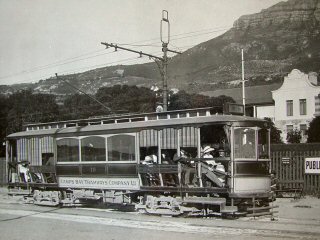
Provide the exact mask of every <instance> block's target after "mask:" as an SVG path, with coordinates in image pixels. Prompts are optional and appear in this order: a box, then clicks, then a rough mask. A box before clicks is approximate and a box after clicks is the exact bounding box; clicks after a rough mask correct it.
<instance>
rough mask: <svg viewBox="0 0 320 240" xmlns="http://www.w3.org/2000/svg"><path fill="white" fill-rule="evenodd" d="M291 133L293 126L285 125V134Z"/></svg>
mask: <svg viewBox="0 0 320 240" xmlns="http://www.w3.org/2000/svg"><path fill="white" fill-rule="evenodd" d="M292 131H293V125H287V133H288V132H292Z"/></svg>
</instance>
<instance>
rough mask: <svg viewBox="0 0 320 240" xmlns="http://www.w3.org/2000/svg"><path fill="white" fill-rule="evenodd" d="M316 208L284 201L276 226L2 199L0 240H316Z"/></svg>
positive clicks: (319, 228)
mask: <svg viewBox="0 0 320 240" xmlns="http://www.w3.org/2000/svg"><path fill="white" fill-rule="evenodd" d="M280 203H281V202H280ZM319 203H320V200H319V199H315V200H314V201H313V202H312V203H310V202H303V200H302V201H300V202H299V201H298V202H292V200H284V202H283V203H282V205H283V206H282V207H281V206H280V213H279V216H278V217H277V220H276V221H271V220H270V218H266V217H264V218H259V219H253V218H241V219H237V220H223V219H217V218H169V217H157V216H148V215H143V214H139V213H136V212H129V213H128V212H118V211H112V210H107V209H89V208H53V207H39V206H34V205H30V204H25V203H23V201H21V200H17V199H16V198H12V197H11V198H10V197H7V196H2V198H1V199H0V230H1V235H0V236H1V239H6V240H10V239H24V240H28V239H32V240H34V239H46V240H53V239H59V240H60V239H77V240H82V239H86V240H88V239H94V240H99V239H110V240H112V239H114V240H122V239H140V240H151V239H161V240H168V239H174V240H179V239H183V240H188V239H201V240H205V239H229V240H232V239H246V240H248V239H320V217H319V216H320V207H319V205H320V204H319ZM306 204H307V205H306ZM293 212H295V213H296V214H298V215H299V214H300V215H301V217H297V216H298V215H293ZM292 215H293V216H292ZM302 215H303V216H302ZM285 216H288V217H287V218H285Z"/></svg>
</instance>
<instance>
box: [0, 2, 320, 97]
mask: <svg viewBox="0 0 320 240" xmlns="http://www.w3.org/2000/svg"><path fill="white" fill-rule="evenodd" d="M241 49H244V55H245V77H246V79H249V81H248V82H247V85H251V86H255V85H264V84H274V83H277V82H278V83H279V81H281V79H283V76H284V75H286V74H287V73H289V72H291V70H292V69H294V68H297V69H300V70H301V71H304V72H309V71H313V72H318V73H319V72H320V0H288V1H286V2H280V3H278V4H276V5H274V6H272V7H270V8H268V9H264V10H262V11H261V12H259V13H256V14H251V15H245V16H242V17H240V18H239V19H238V20H236V21H235V22H234V25H233V27H232V28H231V29H230V30H229V31H227V32H226V33H225V34H223V35H221V36H219V37H217V38H214V39H211V40H209V41H207V42H204V43H201V44H199V45H197V46H195V47H193V48H191V49H189V50H187V51H185V52H184V53H183V54H181V55H177V56H175V57H173V58H172V59H170V61H169V65H168V84H169V86H170V87H175V88H179V89H185V90H187V91H189V92H201V91H208V90H215V89H219V88H220V89H221V88H231V87H237V86H239V83H240V79H241ZM119 72H121V76H120V75H119ZM65 77H66V78H68V76H65ZM72 79H73V83H74V84H75V85H76V86H78V87H79V88H84V89H88V83H90V84H89V85H90V92H92V93H93V92H95V91H96V90H97V89H98V88H99V87H101V86H112V85H114V84H128V85H138V86H146V87H150V86H151V85H152V84H155V83H157V84H158V85H159V86H161V77H160V74H159V71H158V68H157V66H156V64H154V63H148V64H141V65H130V66H113V67H105V68H99V69H94V70H91V71H88V72H84V73H81V74H75V75H73V76H72ZM50 81H51V82H53V81H52V79H51V80H44V81H41V82H40V83H38V84H36V85H34V86H33V87H34V88H36V89H39V90H41V91H45V90H46V89H47V90H48V91H50V92H52V93H60V94H66V91H67V90H68V89H70V88H66V87H65V85H64V84H63V82H60V83H59V82H57V81H54V82H55V86H54V87H52V86H51V84H50ZM0 89H1V88H0ZM69 91H72V89H70V90H69Z"/></svg>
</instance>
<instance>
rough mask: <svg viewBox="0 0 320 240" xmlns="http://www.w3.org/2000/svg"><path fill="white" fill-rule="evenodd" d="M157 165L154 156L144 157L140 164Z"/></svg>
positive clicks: (156, 159)
mask: <svg viewBox="0 0 320 240" xmlns="http://www.w3.org/2000/svg"><path fill="white" fill-rule="evenodd" d="M157 163H158V158H157V156H156V155H154V154H151V155H148V156H146V157H145V158H144V160H143V161H142V164H145V165H151V164H157Z"/></svg>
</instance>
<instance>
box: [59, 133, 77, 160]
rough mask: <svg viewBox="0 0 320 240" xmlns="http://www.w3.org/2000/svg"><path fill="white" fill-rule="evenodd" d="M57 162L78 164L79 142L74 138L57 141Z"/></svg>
mask: <svg viewBox="0 0 320 240" xmlns="http://www.w3.org/2000/svg"><path fill="white" fill-rule="evenodd" d="M57 161H58V162H78V161H79V140H78V139H75V138H64V139H60V140H57Z"/></svg>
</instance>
